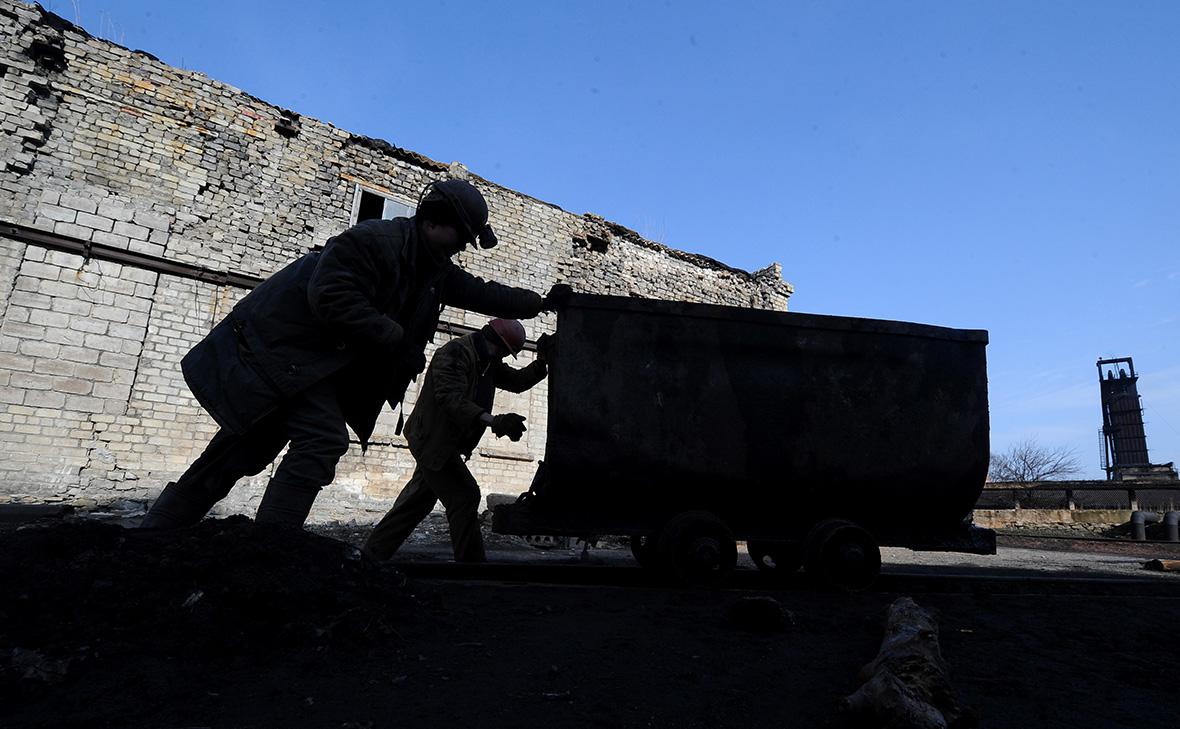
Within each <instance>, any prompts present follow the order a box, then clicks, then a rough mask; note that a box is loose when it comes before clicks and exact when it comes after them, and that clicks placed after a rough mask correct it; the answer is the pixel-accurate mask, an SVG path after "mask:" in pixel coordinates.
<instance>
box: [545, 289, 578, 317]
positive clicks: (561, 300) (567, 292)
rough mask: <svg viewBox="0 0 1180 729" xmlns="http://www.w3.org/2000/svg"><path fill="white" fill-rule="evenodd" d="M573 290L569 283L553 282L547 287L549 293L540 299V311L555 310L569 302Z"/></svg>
mask: <svg viewBox="0 0 1180 729" xmlns="http://www.w3.org/2000/svg"><path fill="white" fill-rule="evenodd" d="M573 293H574V290H573V289H572V288H570V285H569V284H563V283H559V284H553V287H552V288H550V289H549V293H547V294H545V297H544V298H543V299H541V311H557V310H558V309H560V308H562V307H564V306H565V305H566V304H568V303H569V300H570V296H572V295H573Z"/></svg>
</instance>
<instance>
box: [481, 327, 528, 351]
mask: <svg viewBox="0 0 1180 729" xmlns="http://www.w3.org/2000/svg"><path fill="white" fill-rule="evenodd" d="M489 326H491V327H492V331H494V332H495V333H496V334H497V335H498V336H499V337H500V341H502V342H503V343H504V346H505V347H508V351H509V352H511V353H512V356H513V357H515V356H516V354H517V353H518V352H520V350H521V349H523V348H524V340H525V334H524V324H521V323H520V322H518V321H517V320H515V319H492V321H491V322H490V324H489Z"/></svg>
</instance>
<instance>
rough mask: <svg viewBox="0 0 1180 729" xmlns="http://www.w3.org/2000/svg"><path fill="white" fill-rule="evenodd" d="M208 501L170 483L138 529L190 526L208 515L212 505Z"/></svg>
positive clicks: (173, 482)
mask: <svg viewBox="0 0 1180 729" xmlns="http://www.w3.org/2000/svg"><path fill="white" fill-rule="evenodd" d="M207 501H208V499H205V498H201V497H199V496H198V495H197V494H194V493H191V489H185V488H184V487H182V486H178V485H177V484H176V482H175V481H171V482H169V483H168V485H167V486H165V487H164V490H163V491H161V492H160V495H159V496H158V497H156V502H155V503H154V504H152V508H151V509H150V510H149V511H148V513H147V516H145V517H144V518H143V521H142V522H141V523H140V525H139V528H140V529H179V528H181V527H187V526H192V525H194V524H196V523H197V522H199V521H201V519H204V518H205V514H207V513H209V509H210V508H212V506H213V504H210V503H206V502H207Z"/></svg>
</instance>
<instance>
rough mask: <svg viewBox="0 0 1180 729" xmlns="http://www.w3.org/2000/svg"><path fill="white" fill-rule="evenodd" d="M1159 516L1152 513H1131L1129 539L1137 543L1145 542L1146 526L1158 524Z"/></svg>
mask: <svg viewBox="0 0 1180 729" xmlns="http://www.w3.org/2000/svg"><path fill="white" fill-rule="evenodd" d="M1159 520H1160V515H1159V514H1157V513H1155V512H1154V511H1133V512H1131V538H1132V539H1134V540H1135V541H1137V542H1145V541H1147V525H1148V524H1155V523H1157V522H1159Z"/></svg>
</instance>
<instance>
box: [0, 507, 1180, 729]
mask: <svg viewBox="0 0 1180 729" xmlns="http://www.w3.org/2000/svg"><path fill="white" fill-rule="evenodd" d="M432 529H433V530H434V531H433V532H432V531H431V530H432ZM438 529H439V525H438V524H437V523H435V524H434V525H433V526H428V528H427V529H424V530H423V531H422V532H421V533H420V534H419V535H417V536H416V537H415V542H414V543H412V544H411V545H409V547H410V549H409V552H410V553H411V554H412V553H413V549H412V548H413V547H414V546H415V544H416V545H417V546H418V547H422V546H423V545H426V544H429V543H431V542H432V540H433V541H437V540H438V538H439V535H438V534H436V533H435V532H437V531H438ZM364 533H365V530H363V529H344V530H337V531H336V532H333V534H334V536H338V537H342V538H343V539H344V540H345V541H340V540H337V539H334V538H331V537H328V536H323V535H317V534H311V533H290V532H284V531H276V530H273V529H270V530H268V529H263V528H259V527H256V526H255V525H253V523H252V522H250V521H249V520H247V519H245V518H241V517H235V518H230V519H225V520H209V521H206V522H203V523H202V524H201V525H199V526H197V527H194V528H192V529H189V530H184V531H182V532H179V533H173V534H167V535H162V534H151V533H141V532H136V531H134V530H126V529H123V528H122V527H120V526H116V525H112V524H103V523H96V522H92V521H85V520H67V521H61V520H56V521H52V522H48V523H43V524H38V525H26V526H23V527H21V528H19V529H16V528H11V527H10V528H6V529H3V530H0V575H2V576H3V577H2V578H0V579H2V580H3V589H2V590H0V725H2V726H4V727H176V728H180V727H187V728H192V727H276V726H283V727H339V728H341V729H344V728H346V727H350V728H354V729H359V728H362V727H414V726H420V727H451V726H454V727H530V728H535V727H538V726H565V727H743V728H746V727H748V728H754V727H776V728H778V727H826V726H834V725H836V722H835V718H836V708H837V705H838V701H839V699H840V698H841V697H843V696H845V695H848V694H850V693H852V692H853V691H854V690H855V689H856V688H857V686H858V685H859V681H858V679H857V672H858V670H859V669H860V668H861V666H862V665H864V664H865V663H866V662H868V661H869V660H870V659H872V657H873V656H874V655H875V654H876V652H877V649H878V647H879V645H880V642H881V638H882V629H883V624H884V615H885V609H886V607H887V606H888V605H889V604H890V603H891V602H892V601H893V600H894V599H895V598H896V597H898V595H897V594H894V593H889V592H879V591H878V592H874V591H870V592H865V593H857V594H846V593H832V592H824V591H820V590H816V589H808V588H807V587H806V586H802V587H801V586H799V585H797V584H796V585H794V586H792V587H790V588H789V589H777V588H775V587H774V586H772V585H769V584H767V585H765V586H763V587H761V588H756V589H744V590H723V591H702V590H687V589H672V588H667V587H662V586H659V585H657V584H650V585H640V586H629V587H609V586H601V585H598V586H577V585H549V584H541V585H538V584H513V583H505V582H471V581H468V582H459V581H442V580H422V579H412V580H407V579H406V578H405V577H404V576H403V575H402V574H401V572H400V571H399V570H397V569H394V568H390V567H388V566H381V565H377V564H375V563H373V562H371V561H369V560H368V559H366V558H364V557H363V556H362V555H361V554H360V553H359V552H358V551H357V550H356V549H355V547H354V546H352V545H350V544H348V541H356V540H358V539H362V538H363V536H364ZM498 539H501V538H498ZM521 544H522V543H521V542H520V540H515V541H513V540H503V541H500V542H496V541H494V540H493V544H492V546H493V547H499V548H504V549H507V548H512V547H514V546H515V547H518V548H523V547H521ZM620 569H628V568H626V567H620ZM1128 584H1131V583H1128ZM1154 594H1156V596H1154V597H1136V596H1135V590H1134V589H1133V588H1132V587H1128V588H1126V589H1122V588H1120V589H1118V590H1115V591H1113V594H1106V595H1103V596H1093V595H1052V594H1040V595H1037V594H1033V595H1003V594H916V595H914V598H915V599H916V600H917V602H918V603H919V604H920V605H922V606H924V607H926V608H928V609H931V610H933V611H935V613H936V615H937V618H938V623H939V627H940V637H941V646H942V653H943V656H944V658H945V659H946V661H947V664H948V666H949V669H950V675H951V679H952V681H953V683H954V685H955V687H956V688H957V689H958V691H959V692H960V695H961V698H962V700H963V701H964V702H965V703H966V704H968V705H970V706H971V707H973V709H974V711H975V712H976V716H977V718H978V724H979V726H983V727H997V728H1001V727H1021V729H1028V728H1032V727H1104V728H1105V727H1115V726H1135V727H1161V728H1162V727H1169V728H1170V727H1175V726H1177V714H1178V711H1177V710H1178V709H1180V699H1177V693H1176V690H1175V680H1174V677H1175V675H1177V674H1176V656H1177V655H1178V654H1180V652H1178V649H1180V639H1178V638H1177V637H1176V631H1175V630H1174V628H1175V623H1176V618H1177V615H1180V590H1177V591H1174V592H1173V593H1170V594H1171V595H1172V596H1164V597H1161V596H1159V593H1158V591H1156V593H1154ZM751 596H768V597H771V598H773V599H774V600H776V601H777V602H778V603H779V604H780V605H781V607H782V609H783V610H784V613H783V616H784V617H783V620H782V622H781V624H780V625H778V626H777V627H776V626H773V625H770V626H766V627H764V628H763V629H754V628H753V627H752V626H751V625H749V624H748V623H746V622H744V621H740V620H737V619H736V618H735V616H736V615H737V613H736V612H735V605H737V604H738V603H739V601H742V600H743V598H749V597H751Z"/></svg>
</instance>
